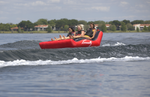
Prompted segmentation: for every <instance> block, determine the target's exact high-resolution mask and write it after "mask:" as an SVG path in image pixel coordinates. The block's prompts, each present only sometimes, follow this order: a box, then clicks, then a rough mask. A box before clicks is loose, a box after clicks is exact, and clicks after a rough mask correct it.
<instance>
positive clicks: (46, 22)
mask: <svg viewBox="0 0 150 97" xmlns="http://www.w3.org/2000/svg"><path fill="white" fill-rule="evenodd" d="M36 24H38V25H47V24H48V21H47V19H39V20H38V21H37V22H36Z"/></svg>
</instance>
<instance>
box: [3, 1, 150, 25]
mask: <svg viewBox="0 0 150 97" xmlns="http://www.w3.org/2000/svg"><path fill="white" fill-rule="evenodd" d="M41 18H44V19H48V20H51V19H61V18H68V19H77V20H86V21H95V20H103V21H112V20H120V21H121V20H124V19H127V20H130V21H133V20H150V0H0V23H19V22H20V21H22V20H30V21H31V22H36V21H37V20H38V19H41Z"/></svg>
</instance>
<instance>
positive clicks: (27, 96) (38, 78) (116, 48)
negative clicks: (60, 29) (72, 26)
mask: <svg viewBox="0 0 150 97" xmlns="http://www.w3.org/2000/svg"><path fill="white" fill-rule="evenodd" d="M58 35H59V34H0V97H150V33H104V35H103V38H102V43H101V46H99V47H88V48H63V49H47V50H42V49H40V47H39V42H41V41H49V40H50V39H51V38H53V37H58ZM62 35H66V33H64V34H62Z"/></svg>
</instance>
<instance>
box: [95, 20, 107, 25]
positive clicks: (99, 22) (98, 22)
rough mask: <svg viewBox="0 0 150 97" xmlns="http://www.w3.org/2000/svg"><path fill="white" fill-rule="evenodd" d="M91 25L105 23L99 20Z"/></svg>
mask: <svg viewBox="0 0 150 97" xmlns="http://www.w3.org/2000/svg"><path fill="white" fill-rule="evenodd" d="M93 23H94V24H103V23H105V22H104V21H100V20H99V21H94V22H93Z"/></svg>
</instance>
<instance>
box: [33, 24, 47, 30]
mask: <svg viewBox="0 0 150 97" xmlns="http://www.w3.org/2000/svg"><path fill="white" fill-rule="evenodd" d="M46 28H48V25H37V26H34V29H35V31H45V30H46Z"/></svg>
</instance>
